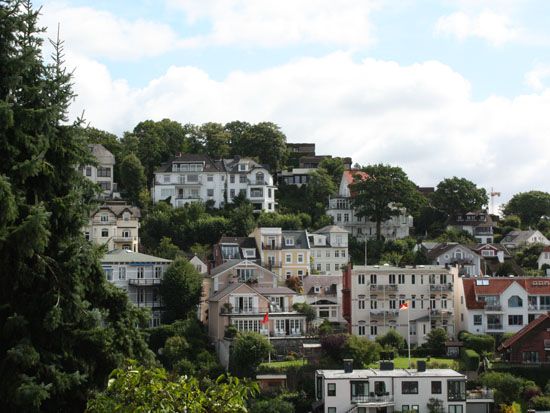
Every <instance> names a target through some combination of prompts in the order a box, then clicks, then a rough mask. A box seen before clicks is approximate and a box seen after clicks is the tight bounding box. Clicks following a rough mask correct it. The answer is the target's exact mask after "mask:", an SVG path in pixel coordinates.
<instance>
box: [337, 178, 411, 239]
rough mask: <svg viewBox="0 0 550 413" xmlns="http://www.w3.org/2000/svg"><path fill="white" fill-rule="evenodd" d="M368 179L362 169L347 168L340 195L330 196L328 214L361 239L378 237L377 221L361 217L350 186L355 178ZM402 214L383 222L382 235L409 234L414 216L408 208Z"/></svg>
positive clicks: (403, 236)
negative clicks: (354, 206) (353, 201)
mask: <svg viewBox="0 0 550 413" xmlns="http://www.w3.org/2000/svg"><path fill="white" fill-rule="evenodd" d="M356 178H357V179H367V178H368V176H367V174H366V173H364V172H362V171H360V170H346V171H344V173H343V174H342V180H341V181H340V186H339V188H338V195H337V196H335V197H333V198H330V199H329V202H328V209H327V215H329V216H331V217H332V220H333V222H334V224H335V225H338V226H339V227H342V228H344V229H346V230H347V231H348V232H349V233H350V234H351V235H353V236H354V237H357V238H360V239H365V238H367V239H373V238H375V237H376V223H375V222H372V221H370V220H369V218H368V217H359V216H357V213H356V211H355V209H354V208H353V206H352V199H353V193H352V192H351V190H350V188H349V186H350V185H351V184H353V182H354V179H356ZM399 211H400V214H399V215H398V216H394V217H392V218H391V219H389V220H387V221H384V222H382V226H381V235H382V236H383V237H384V238H385V239H387V240H395V239H401V238H405V237H408V236H409V230H410V228H412V226H413V218H412V216H411V215H410V214H408V213H407V210H406V209H404V208H400V210H399Z"/></svg>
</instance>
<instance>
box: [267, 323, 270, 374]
mask: <svg viewBox="0 0 550 413" xmlns="http://www.w3.org/2000/svg"><path fill="white" fill-rule="evenodd" d="M269 324H270V322H269V319H268V320H267V342H268V343H269V353H268V354H267V362H268V363H271V337H270V336H271V334H270V333H269Z"/></svg>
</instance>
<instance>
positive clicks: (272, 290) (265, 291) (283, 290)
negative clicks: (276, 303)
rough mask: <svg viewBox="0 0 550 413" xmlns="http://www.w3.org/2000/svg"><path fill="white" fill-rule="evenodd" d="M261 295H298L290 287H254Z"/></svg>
mask: <svg viewBox="0 0 550 413" xmlns="http://www.w3.org/2000/svg"><path fill="white" fill-rule="evenodd" d="M252 289H253V290H256V291H257V292H258V294H261V295H289V294H290V295H296V292H295V291H294V290H291V289H290V288H288V287H254V286H253V287H252Z"/></svg>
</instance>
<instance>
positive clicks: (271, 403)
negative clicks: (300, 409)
mask: <svg viewBox="0 0 550 413" xmlns="http://www.w3.org/2000/svg"><path fill="white" fill-rule="evenodd" d="M248 411H249V412H250V413H294V406H293V405H292V403H290V402H287V401H286V400H281V399H280V398H278V397H277V398H274V399H267V400H259V401H256V402H253V403H252V405H251V406H250V409H248Z"/></svg>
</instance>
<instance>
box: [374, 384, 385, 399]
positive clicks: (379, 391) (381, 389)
mask: <svg viewBox="0 0 550 413" xmlns="http://www.w3.org/2000/svg"><path fill="white" fill-rule="evenodd" d="M384 393H386V383H384V382H383V381H375V382H374V394H376V395H377V396H381V395H383V394H384Z"/></svg>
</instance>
